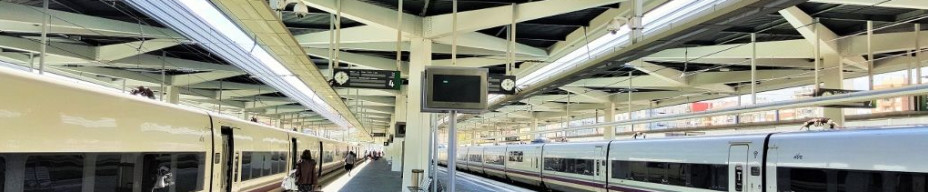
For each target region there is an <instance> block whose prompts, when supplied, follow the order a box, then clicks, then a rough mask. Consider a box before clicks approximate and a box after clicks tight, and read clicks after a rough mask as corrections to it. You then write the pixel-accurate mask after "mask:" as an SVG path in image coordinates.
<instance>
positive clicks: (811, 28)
mask: <svg viewBox="0 0 928 192" xmlns="http://www.w3.org/2000/svg"><path fill="white" fill-rule="evenodd" d="M780 15H782V16H783V18H784V19H786V21H787V22H789V24H790V25H792V26H793V28H796V30H797V31H799V34H802V36H803V37H804V38H805V39H806V40H808V41H809V43H810V44H811V45H813V46H814V45H815V44H819V45H820V46H821V51H822V54H834V55H840V51H839V50H840V49H839V47H838V43H837V42H835V41H833V39H837V38H838V35H837V34H835V32H834V31H831V30H830V29H828V27H825V25H822V24H821V23H817V22H816V21H815V19H813V18H812V16H809V14H807V13H806V12H804V11H802V10H801V9H799V8H798V7H796V6H793V7H789V8H786V9H783V10H780ZM816 31H818V32H817V33H818V34H816ZM816 41H818V42H817V43H816ZM841 62H842V63H845V64H848V65H851V66H854V67H857V68H858V69H867V60H866V59H864V58H863V57H862V56H861V55H843V56H842V57H841Z"/></svg>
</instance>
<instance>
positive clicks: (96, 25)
mask: <svg viewBox="0 0 928 192" xmlns="http://www.w3.org/2000/svg"><path fill="white" fill-rule="evenodd" d="M0 13H3V14H0V31H3V32H13V33H34V34H38V33H41V32H42V27H41V26H42V17H43V15H45V14H44V11H43V10H42V8H40V7H34V6H28V5H21V4H16V3H11V2H0ZM49 15H51V19H50V20H49V25H48V31H49V33H54V34H69V35H90V36H111V37H136V38H164V39H185V38H184V37H183V36H181V35H180V34H178V33H177V32H174V31H173V30H171V29H167V28H160V27H152V26H148V25H140V24H139V23H130V22H124V21H118V20H113V19H106V18H101V17H94V16H89V15H85V14H79V13H71V12H65V11H58V10H49ZM65 19H66V20H65Z"/></svg>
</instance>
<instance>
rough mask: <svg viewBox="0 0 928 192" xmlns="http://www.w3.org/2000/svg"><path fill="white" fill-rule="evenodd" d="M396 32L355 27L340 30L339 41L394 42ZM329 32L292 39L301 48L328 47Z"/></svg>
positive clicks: (296, 36) (368, 27) (380, 28)
mask: <svg viewBox="0 0 928 192" xmlns="http://www.w3.org/2000/svg"><path fill="white" fill-rule="evenodd" d="M395 32H396V30H395V29H394V30H393V31H390V32H384V28H382V27H377V26H373V25H365V26H357V27H350V28H344V29H341V37H340V38H339V41H340V42H341V43H342V44H344V43H372V42H393V43H395V42H396V33H395ZM330 33H331V31H329V30H328V29H326V30H325V31H321V32H314V33H307V34H302V35H294V36H293V38H295V39H296V41H297V42H299V43H300V45H302V46H309V45H329V43H330V42H329V37H330Z"/></svg>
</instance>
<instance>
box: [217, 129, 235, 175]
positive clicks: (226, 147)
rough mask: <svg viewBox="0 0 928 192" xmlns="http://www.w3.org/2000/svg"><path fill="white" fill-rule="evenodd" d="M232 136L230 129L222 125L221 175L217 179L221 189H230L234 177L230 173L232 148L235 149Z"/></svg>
mask: <svg viewBox="0 0 928 192" xmlns="http://www.w3.org/2000/svg"><path fill="white" fill-rule="evenodd" d="M232 138H233V137H232V129H231V128H229V127H222V154H221V157H220V158H219V160H220V161H219V162H221V163H222V164H221V165H222V176H221V178H219V180H220V181H222V183H221V185H220V190H222V191H232V181H233V178H234V177H233V174H232V170H234V168H233V165H234V164H233V163H232V159H233V156H232V150H233V149H235V147H234V143H235V142H234V140H233V139H232Z"/></svg>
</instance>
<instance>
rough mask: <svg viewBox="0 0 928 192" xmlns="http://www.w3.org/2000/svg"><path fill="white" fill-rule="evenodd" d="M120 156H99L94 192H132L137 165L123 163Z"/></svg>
mask: <svg viewBox="0 0 928 192" xmlns="http://www.w3.org/2000/svg"><path fill="white" fill-rule="evenodd" d="M122 156H123V155H120V154H100V155H97V162H96V165H97V170H96V173H94V184H93V190H94V191H132V179H134V176H133V174H134V173H133V171H135V164H134V163H130V162H122Z"/></svg>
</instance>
